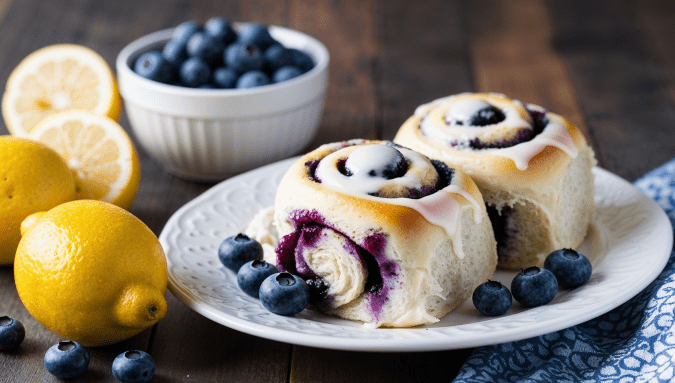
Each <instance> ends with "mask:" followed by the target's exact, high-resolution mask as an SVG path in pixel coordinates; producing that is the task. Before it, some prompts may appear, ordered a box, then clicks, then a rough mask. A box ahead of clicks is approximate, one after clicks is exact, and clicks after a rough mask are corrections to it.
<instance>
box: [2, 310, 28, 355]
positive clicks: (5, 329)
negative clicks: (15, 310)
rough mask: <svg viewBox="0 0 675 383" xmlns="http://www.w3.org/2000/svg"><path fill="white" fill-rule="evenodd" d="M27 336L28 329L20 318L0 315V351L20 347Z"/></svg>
mask: <svg viewBox="0 0 675 383" xmlns="http://www.w3.org/2000/svg"><path fill="white" fill-rule="evenodd" d="M25 337H26V329H25V328H24V327H23V324H21V322H19V321H18V320H16V319H14V318H12V317H9V316H1V317H0V351H7V350H11V349H13V348H16V347H19V345H20V344H21V342H23V339H24V338H25Z"/></svg>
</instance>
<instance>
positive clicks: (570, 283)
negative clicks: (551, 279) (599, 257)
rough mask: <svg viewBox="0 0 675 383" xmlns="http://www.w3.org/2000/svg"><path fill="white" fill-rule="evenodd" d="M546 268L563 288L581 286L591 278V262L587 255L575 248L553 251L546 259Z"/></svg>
mask: <svg viewBox="0 0 675 383" xmlns="http://www.w3.org/2000/svg"><path fill="white" fill-rule="evenodd" d="M544 268H545V269H547V270H550V271H551V272H552V273H553V275H555V278H556V279H557V280H558V285H559V286H560V287H563V288H572V287H577V286H581V285H583V284H584V283H586V282H588V280H589V279H590V278H591V273H592V271H593V270H592V267H591V262H590V261H589V260H588V258H586V256H585V255H583V254H581V253H580V252H578V251H576V250H574V249H560V250H556V251H554V252H552V253H551V254H549V255H548V257H546V261H544Z"/></svg>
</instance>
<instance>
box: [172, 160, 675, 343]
mask: <svg viewBox="0 0 675 383" xmlns="http://www.w3.org/2000/svg"><path fill="white" fill-rule="evenodd" d="M296 159H297V157H296V158H291V159H287V160H283V161H279V162H277V163H273V164H270V165H267V166H264V167H261V168H258V169H256V170H253V171H251V172H247V173H244V174H241V175H239V176H236V177H232V178H230V179H229V180H226V181H223V182H233V181H236V179H237V178H239V177H246V178H248V177H252V176H253V175H255V174H254V173H257V172H260V173H263V174H265V173H268V172H269V171H271V170H272V169H273V168H274V167H279V168H280V169H283V168H285V167H287V166H290V164H291V163H292V162H293V161H294V160H296ZM593 171H594V172H595V173H596V175H599V176H601V177H608V178H609V179H610V180H611V182H616V183H618V184H621V185H623V187H626V188H630V189H632V191H633V192H637V193H638V194H639V198H640V199H641V202H642V203H644V204H646V205H647V206H649V208H650V209H651V210H653V213H654V219H653V220H652V221H650V222H654V220H656V221H657V222H656V223H654V225H655V226H656V227H657V228H659V229H660V231H659V232H661V231H663V234H666V241H663V242H657V243H656V245H657V247H658V248H656V249H654V251H655V252H657V253H659V254H661V256H660V257H659V258H658V259H659V261H660V262H659V263H658V264H655V265H653V267H652V268H651V269H650V273H649V277H648V278H643V279H642V280H641V281H640V283H639V284H635V285H634V286H633V288H632V289H631V292H630V293H629V294H628V293H627V294H624V295H622V296H621V297H620V299H616V300H614V301H612V302H611V304H608V303H605V304H603V305H601V306H597V307H595V309H594V310H588V311H586V312H584V313H583V315H578V316H577V317H576V320H574V321H569V320H566V321H561V322H560V323H557V322H554V323H551V321H547V322H546V326H544V325H539V326H536V327H535V328H533V329H526V330H525V331H522V332H519V333H515V332H513V331H510V330H503V329H502V330H501V331H492V332H487V333H485V334H480V333H479V334H480V335H479V336H474V337H472V338H471V339H469V340H464V341H458V342H450V343H449V342H448V341H447V337H444V338H443V339H439V340H437V341H429V340H428V339H424V340H420V339H419V338H418V337H417V336H415V334H414V333H415V332H419V331H425V330H431V328H413V329H377V330H374V331H394V332H401V334H397V335H406V332H411V333H410V335H411V336H410V337H409V338H410V339H409V340H407V339H403V340H401V339H400V338H399V339H393V340H392V339H368V341H361V342H358V341H355V340H354V338H335V337H331V336H324V335H308V334H302V333H297V332H294V331H289V330H284V329H275V330H274V332H270V331H269V327H268V326H265V325H262V324H257V323H252V322H249V321H247V320H245V319H241V318H237V317H232V316H230V315H229V314H226V313H223V312H220V311H218V310H217V309H215V308H212V307H210V306H208V305H202V304H199V303H197V302H193V301H192V300H191V299H190V297H189V294H188V292H187V291H183V289H181V288H179V287H177V285H176V283H175V281H174V280H173V278H172V276H171V275H169V290H170V291H171V292H172V294H174V296H176V297H177V298H178V299H179V300H181V301H182V302H183V303H184V304H186V305H187V306H188V307H190V308H191V309H193V310H194V311H195V312H197V313H199V314H201V315H203V316H205V317H206V318H208V319H211V320H213V321H214V322H216V323H219V324H222V325H225V326H227V327H230V328H232V329H235V330H238V331H241V332H244V333H248V334H250V335H254V336H258V337H262V338H266V339H270V340H275V341H280V342H285V343H290V344H296V345H301V346H309V347H317V348H326V349H336V350H347V351H368V352H410V351H413V352H416V351H440V350H450V349H462V348H471V347H477V346H483V345H489V344H494V343H502V342H509V341H515V340H521V339H527V338H530V337H534V336H539V335H543V334H546V333H550V332H553V331H558V330H562V329H565V328H568V327H571V326H574V325H577V324H579V323H583V322H585V321H587V320H589V319H592V318H595V317H597V316H599V315H601V314H604V313H606V312H608V311H611V310H612V309H614V308H616V307H618V306H620V305H621V304H623V303H625V302H626V301H628V300H630V299H631V298H633V297H634V296H635V295H637V294H638V293H639V292H640V291H642V290H643V289H644V288H645V287H647V286H648V285H649V284H650V283H651V282H652V281H653V280H654V279H656V277H658V275H659V274H660V272H661V271H662V270H663V267H664V266H665V264H666V263H667V261H668V258H669V255H670V253H671V250H672V245H673V232H672V226H671V223H670V220H669V219H668V217H667V215H666V214H665V212H664V211H663V210H662V209H661V208H660V207H658V205H656V203H654V201H653V200H651V199H650V198H649V197H647V196H646V195H645V194H643V193H642V192H640V191H639V189H637V188H636V187H635V186H634V185H632V184H631V183H629V182H628V181H626V180H624V179H622V178H621V177H619V176H617V175H615V174H613V173H611V172H609V171H607V170H604V169H601V168H597V167H596V168H594V169H593ZM217 192H218V185H215V186H214V187H212V188H211V189H209V190H207V191H206V192H204V193H203V194H202V195H200V196H198V197H196V198H195V199H194V200H192V201H190V202H188V203H187V204H186V205H184V206H183V207H181V208H180V209H179V210H178V211H177V212H176V213H174V215H172V217H171V218H170V219H169V221H167V224H166V226H165V229H164V230H162V233H161V234H160V242H161V243H162V246H163V247H164V248H165V251H166V252H167V254H168V253H169V251H170V249H169V248H168V246H169V245H168V243H167V242H166V236H167V234H166V232H167V228H170V227H172V226H173V224H174V221H178V220H179V217H180V216H181V215H182V214H184V213H186V212H188V211H190V209H191V207H192V206H193V205H195V204H197V202H198V201H201V200H202V199H205V198H208V197H209V196H211V195H212V194H214V193H217ZM666 232H667V233H666ZM167 258H168V257H167ZM471 325H474V324H471ZM471 325H469V326H471ZM461 326H467V325H459V326H455V327H457V328H460V327H461ZM404 338H408V337H405V336H404ZM460 338H461V337H460ZM495 339H498V342H494V340H495Z"/></svg>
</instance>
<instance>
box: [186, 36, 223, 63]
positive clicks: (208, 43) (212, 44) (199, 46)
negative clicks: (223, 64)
mask: <svg viewBox="0 0 675 383" xmlns="http://www.w3.org/2000/svg"><path fill="white" fill-rule="evenodd" d="M224 50H225V45H224V44H223V43H222V42H221V41H220V40H217V39H215V38H214V37H212V36H211V35H209V34H208V33H204V32H197V33H195V34H193V35H192V37H190V39H189V40H188V43H187V45H186V47H185V51H186V52H187V55H188V56H189V57H199V58H200V59H202V60H204V62H205V63H207V64H209V65H214V64H216V63H218V60H220V59H221V58H222V57H223V51H224Z"/></svg>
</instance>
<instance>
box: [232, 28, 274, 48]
mask: <svg viewBox="0 0 675 383" xmlns="http://www.w3.org/2000/svg"><path fill="white" fill-rule="evenodd" d="M237 42H238V43H241V44H243V45H255V46H257V47H258V48H260V49H261V50H263V51H264V50H265V49H267V48H268V47H269V46H270V45H272V44H274V43H276V40H274V38H273V37H272V36H271V35H270V32H269V31H268V30H267V28H266V27H265V26H264V25H261V24H258V23H249V24H246V25H244V26H242V27H241V28H240V29H239V34H238V35H237Z"/></svg>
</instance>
